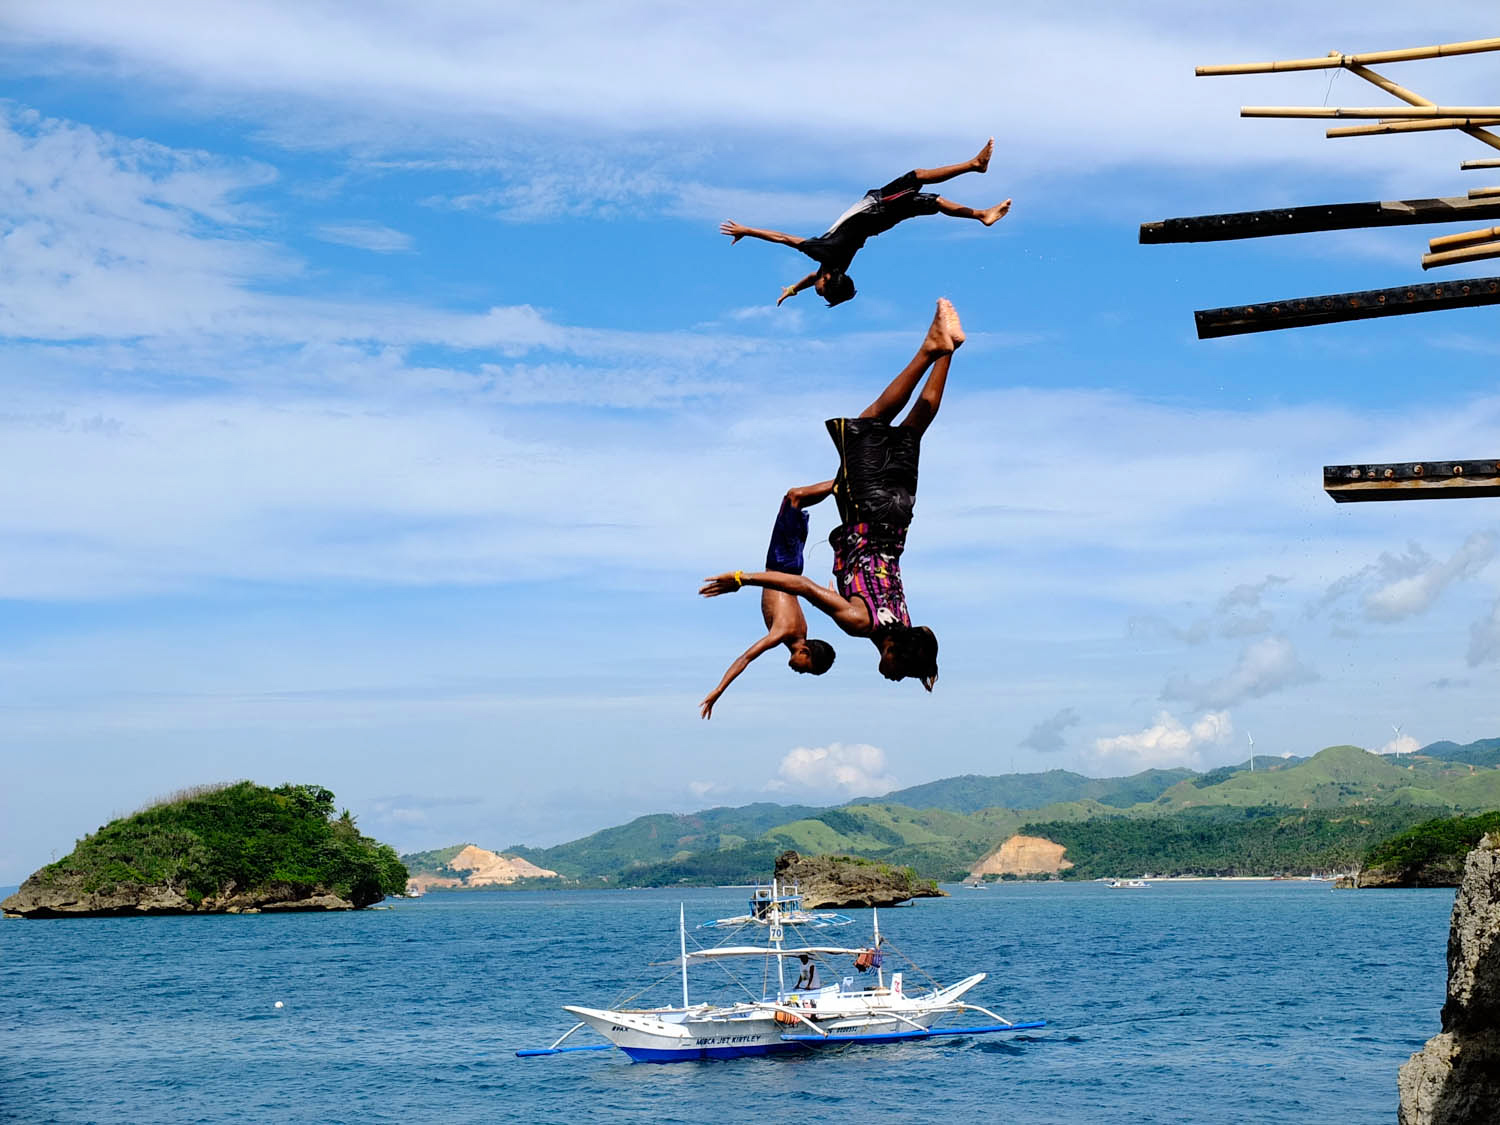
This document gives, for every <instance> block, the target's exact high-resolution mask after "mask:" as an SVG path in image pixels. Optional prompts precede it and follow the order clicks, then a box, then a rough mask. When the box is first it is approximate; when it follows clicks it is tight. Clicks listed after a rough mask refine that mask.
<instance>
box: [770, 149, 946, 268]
mask: <svg viewBox="0 0 1500 1125" xmlns="http://www.w3.org/2000/svg"><path fill="white" fill-rule="evenodd" d="M921 187H922V184H921V181H919V180H918V179H917V174H916V172H914V171H913V172H907V173H906V174H905V175H902V176H897V177H896V178H895V179H894V180H892V181H891V182H890V183H888V184H886V185H885V186H884V187H878V188H871V189H870V190H869V191H867V192H865V194H864V196H863V198H862V199H861V200H860V203H861V204H862V206H861V207H860V209H859V210H858V211H855V212H854V213H853V214H851V215H848V216H846V217H845V218H844V220H843V221H842V222H840V223H838V224H836V225H835V226H834V227H833V228H832V229H831V230H829V231H828V232H827V233H826V234H821V235H819V236H818V237H817V238H804V239H803V240H802V243H801V245H799V246H798V247H797V249H798V250H800V251H802V253H804V254H806V255H807V256H808V257H809V258H811V259H813V260H814V261H815V262H817V263H818V264H819V265H821V266H823V267H824V268H825V269H831V270H837V271H839V272H840V273H842V272H844V271H845V270H847V269H848V268H849V263H850V262H852V261H853V260H854V255H855V254H857V253H859V251H860V249H861V247H863V246H864V244H865V240H866V239H869V238H874V237H875V236H876V235H877V234H884V233H885V232H886V231H888V230H890V229H891V228H892V227H893V226H895V225H896V224H897V223H900V222H904V221H905V220H907V219H914V218H916V217H917V216H919V215H936V214H937V213H938V198H939V197H938V196H936V195H932V194H930V193H927V192H923V191H922V190H921Z"/></svg>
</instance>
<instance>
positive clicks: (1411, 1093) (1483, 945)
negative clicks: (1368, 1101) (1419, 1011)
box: [1397, 833, 1500, 1125]
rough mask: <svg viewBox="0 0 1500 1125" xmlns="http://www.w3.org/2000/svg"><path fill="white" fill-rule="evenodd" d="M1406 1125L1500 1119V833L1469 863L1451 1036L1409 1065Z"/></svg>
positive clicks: (1446, 1033) (1451, 974) (1452, 975)
mask: <svg viewBox="0 0 1500 1125" xmlns="http://www.w3.org/2000/svg"><path fill="white" fill-rule="evenodd" d="M1397 1084H1398V1086H1399V1088H1400V1092H1401V1110H1400V1120H1401V1125H1481V1123H1490V1125H1492V1123H1494V1122H1496V1121H1497V1120H1500V834H1496V833H1491V834H1490V835H1488V836H1486V837H1485V838H1484V839H1483V840H1481V841H1480V842H1479V846H1478V847H1477V848H1475V849H1474V850H1473V851H1471V852H1470V853H1469V855H1468V858H1467V859H1465V861H1464V877H1463V882H1462V884H1460V886H1459V888H1458V894H1457V895H1456V897H1455V898H1454V901H1453V921H1452V925H1451V927H1450V929H1449V933H1448V1000H1447V1003H1445V1004H1444V1005H1443V1030H1442V1033H1441V1034H1439V1035H1435V1036H1433V1037H1432V1038H1431V1039H1429V1040H1428V1041H1427V1045H1426V1046H1425V1047H1423V1048H1422V1049H1421V1050H1420V1051H1418V1052H1417V1053H1416V1054H1415V1055H1413V1056H1412V1057H1411V1058H1410V1059H1409V1060H1407V1062H1406V1065H1404V1066H1403V1067H1402V1068H1401V1073H1400V1076H1399V1078H1398V1080H1397Z"/></svg>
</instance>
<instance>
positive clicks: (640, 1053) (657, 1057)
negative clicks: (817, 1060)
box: [620, 1043, 802, 1063]
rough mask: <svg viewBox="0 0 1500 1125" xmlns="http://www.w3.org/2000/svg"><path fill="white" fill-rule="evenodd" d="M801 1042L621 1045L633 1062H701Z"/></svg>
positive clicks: (773, 1050) (782, 1048)
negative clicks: (683, 1046)
mask: <svg viewBox="0 0 1500 1125" xmlns="http://www.w3.org/2000/svg"><path fill="white" fill-rule="evenodd" d="M801 1048H802V1044H801V1043H751V1044H746V1045H742V1046H733V1047H696V1048H694V1049H692V1050H688V1051H670V1050H662V1049H659V1048H655V1047H621V1048H620V1050H622V1051H624V1052H625V1053H626V1054H627V1055H629V1056H630V1061H631V1062H646V1063H674V1062H701V1061H703V1060H705V1059H742V1058H745V1057H746V1056H748V1055H771V1054H780V1053H781V1052H783V1051H796V1050H800V1049H801Z"/></svg>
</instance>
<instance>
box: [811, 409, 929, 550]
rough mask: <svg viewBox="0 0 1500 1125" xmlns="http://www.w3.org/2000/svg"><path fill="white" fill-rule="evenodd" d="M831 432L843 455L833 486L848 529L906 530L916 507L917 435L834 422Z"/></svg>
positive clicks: (866, 422) (885, 426) (866, 423)
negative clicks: (871, 526)
mask: <svg viewBox="0 0 1500 1125" xmlns="http://www.w3.org/2000/svg"><path fill="white" fill-rule="evenodd" d="M827 426H828V436H829V437H831V438H833V444H834V445H836V446H838V451H839V472H838V476H837V477H836V478H835V479H834V482H833V495H834V499H836V500H837V501H838V506H839V520H840V521H841V522H842V523H844V524H845V525H851V524H857V523H868V524H879V525H882V526H885V527H901V528H904V527H906V526H908V525H909V524H910V523H911V516H912V510H913V508H915V506H916V503H917V462H918V459H919V457H920V454H921V438H920V437H919V436H918V434H917V431H916V430H915V429H914V428H912V427H911V426H893V425H891V424H890V423H889V422H881V421H878V420H877V419H874V418H831V419H829V420H828V423H827Z"/></svg>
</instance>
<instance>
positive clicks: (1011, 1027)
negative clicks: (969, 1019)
mask: <svg viewBox="0 0 1500 1125" xmlns="http://www.w3.org/2000/svg"><path fill="white" fill-rule="evenodd" d="M1046 1026H1047V1021H1046V1020H1033V1021H1032V1022H1030V1023H997V1024H986V1025H985V1026H983V1027H947V1028H942V1027H940V1028H933V1029H932V1030H929V1031H876V1032H861V1033H856V1034H853V1035H837V1034H832V1035H787V1036H784V1038H785V1039H786V1040H787V1041H788V1042H790V1043H803V1044H806V1045H807V1046H817V1045H818V1044H820V1043H899V1042H901V1041H902V1040H903V1039H939V1038H941V1037H943V1036H945V1035H989V1034H991V1033H993V1032H997V1031H1030V1030H1032V1029H1033V1028H1037V1027H1046Z"/></svg>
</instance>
